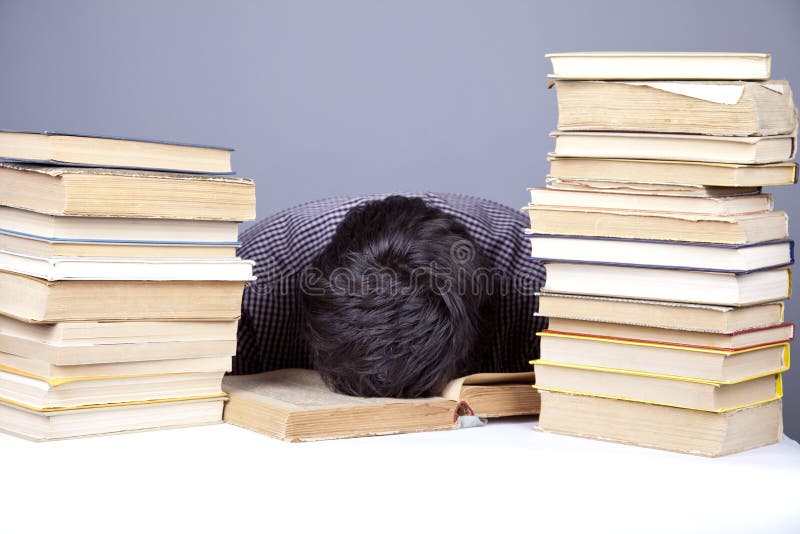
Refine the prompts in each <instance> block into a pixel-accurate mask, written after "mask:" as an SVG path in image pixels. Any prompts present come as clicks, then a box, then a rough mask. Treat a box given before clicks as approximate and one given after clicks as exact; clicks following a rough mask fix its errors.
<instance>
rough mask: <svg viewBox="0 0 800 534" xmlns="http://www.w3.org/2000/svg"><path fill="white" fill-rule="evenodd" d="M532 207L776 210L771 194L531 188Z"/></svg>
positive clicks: (721, 213)
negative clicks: (695, 194) (699, 194)
mask: <svg viewBox="0 0 800 534" xmlns="http://www.w3.org/2000/svg"><path fill="white" fill-rule="evenodd" d="M528 192H529V193H530V195H531V200H530V203H529V204H528V207H529V208H538V207H541V208H543V209H548V208H569V209H578V208H589V209H607V210H629V209H631V206H635V209H636V211H656V212H661V213H663V212H673V213H692V214H699V215H717V216H720V217H726V216H731V215H746V214H750V213H762V212H765V211H770V210H772V208H773V202H772V195H762V194H753V195H730V196H716V197H687V196H680V195H648V194H631V193H629V194H619V193H616V192H614V191H590V192H589V191H564V190H559V189H554V188H544V187H530V188H528Z"/></svg>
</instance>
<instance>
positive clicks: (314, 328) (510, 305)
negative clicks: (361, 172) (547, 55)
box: [234, 193, 545, 397]
mask: <svg viewBox="0 0 800 534" xmlns="http://www.w3.org/2000/svg"><path fill="white" fill-rule="evenodd" d="M525 223H526V218H525V217H524V216H523V215H522V214H520V213H519V212H517V211H516V210H514V209H511V208H509V207H506V206H503V205H501V204H498V203H496V202H492V201H489V200H484V199H479V198H475V197H469V196H464V195H455V194H437V193H423V194H413V195H408V196H399V195H392V196H385V195H373V196H366V197H359V198H342V197H340V198H332V199H326V200H320V201H315V202H309V203H306V204H302V205H299V206H296V207H294V208H291V209H288V210H285V211H282V212H280V213H277V214H275V215H273V216H271V217H268V218H266V219H264V220H262V221H260V222H259V223H257V224H255V225H254V226H252V227H251V228H249V229H248V230H247V231H245V232H244V233H243V234H242V238H241V239H242V246H241V248H240V251H239V255H240V256H241V257H242V258H246V259H251V260H255V262H256V266H255V275H256V276H257V277H258V279H257V280H256V282H254V283H253V284H251V285H250V286H248V287H247V288H246V289H245V292H244V297H243V301H242V317H241V320H240V322H239V334H238V350H237V355H236V358H234V372H235V373H239V374H242V373H256V372H262V371H269V370H273V369H281V368H289V367H302V368H315V369H317V370H319V372H320V374H321V376H322V378H323V379H324V381H325V383H326V384H327V385H328V386H329V387H330V388H331V389H333V390H335V391H339V392H341V393H346V394H350V395H358V396H381V397H421V396H431V395H436V394H438V393H440V392H441V390H442V388H443V387H444V385H445V384H446V383H447V382H448V381H450V380H452V379H453V378H456V377H458V376H463V375H465V374H470V373H473V372H479V371H480V372H518V371H529V370H530V369H531V367H530V365H529V364H528V361H529V360H531V359H533V358H535V357H537V354H538V346H539V344H538V337H536V335H535V334H536V332H537V331H539V330H541V329H542V328H543V327H544V324H545V323H544V321H545V319H544V318H541V317H535V316H534V311H535V310H536V304H537V301H536V297H535V296H534V292H536V291H538V290H539V288H540V287H541V285H542V284H543V282H544V269H543V267H542V266H541V265H539V264H538V263H536V262H534V261H532V260H530V259H529V252H530V249H529V244H528V241H527V240H526V239H525V238H524V237H523V233H522V232H523V229H524V227H525V226H526V224H525Z"/></svg>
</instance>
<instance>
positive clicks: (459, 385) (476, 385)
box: [442, 372, 539, 417]
mask: <svg viewBox="0 0 800 534" xmlns="http://www.w3.org/2000/svg"><path fill="white" fill-rule="evenodd" d="M533 381H534V374H533V373H532V372H531V373H478V374H473V375H468V376H465V377H461V378H457V379H455V380H451V381H450V383H449V384H448V385H447V387H445V389H444V391H443V392H442V396H443V397H445V398H448V399H458V400H460V401H463V402H466V403H467V405H468V406H469V407H470V408H471V409H472V411H474V412H475V414H477V415H481V416H485V417H509V416H512V415H531V414H537V413H539V395H538V393H536V390H533V388H531V384H532V383H533ZM531 390H533V391H534V394H533V395H531Z"/></svg>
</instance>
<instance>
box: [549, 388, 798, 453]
mask: <svg viewBox="0 0 800 534" xmlns="http://www.w3.org/2000/svg"><path fill="white" fill-rule="evenodd" d="M541 396H542V413H541V415H540V416H539V426H538V429H539V430H543V431H546V432H554V433H558V434H566V435H570V436H578V437H584V438H592V439H598V440H603V441H614V442H618V443H626V444H631V445H638V446H640V447H652V448H655V449H663V450H667V451H674V452H682V453H688V454H697V455H700V456H724V455H726V454H733V453H736V452H740V451H745V450H748V449H753V448H755V447H761V446H763V445H769V444H771V443H777V442H778V441H780V439H781V436H782V435H783V419H782V417H781V408H782V404H781V400H775V401H772V402H767V403H764V404H758V405H755V406H750V407H747V408H742V409H739V410H732V411H728V412H722V413H715V412H703V411H698V410H684V409H681V408H672V407H669V406H659V405H655V404H646V403H641V402H630V401H625V400H619V399H606V398H601V397H589V396H584V395H570V394H564V393H556V392H550V391H542V392H541Z"/></svg>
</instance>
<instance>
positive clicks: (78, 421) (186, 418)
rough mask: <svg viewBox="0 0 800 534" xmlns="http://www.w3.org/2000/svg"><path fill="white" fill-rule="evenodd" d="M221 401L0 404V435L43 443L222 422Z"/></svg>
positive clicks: (179, 400)
mask: <svg viewBox="0 0 800 534" xmlns="http://www.w3.org/2000/svg"><path fill="white" fill-rule="evenodd" d="M222 403H223V397H219V396H216V397H212V398H200V399H174V400H164V401H148V402H142V403H120V404H116V405H114V404H107V405H99V406H91V407H81V408H67V409H60V410H31V409H28V408H24V407H21V406H17V405H13V404H8V403H3V402H0V431H3V432H8V433H10V434H14V435H16V436H20V437H23V438H27V439H31V440H34V441H47V440H54V439H64V438H73V437H82V436H93V435H99V434H113V433H117V432H130V431H134V430H152V429H157V428H158V429H161V428H179V427H184V426H195V425H203V424H210V423H219V422H221V420H222Z"/></svg>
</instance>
